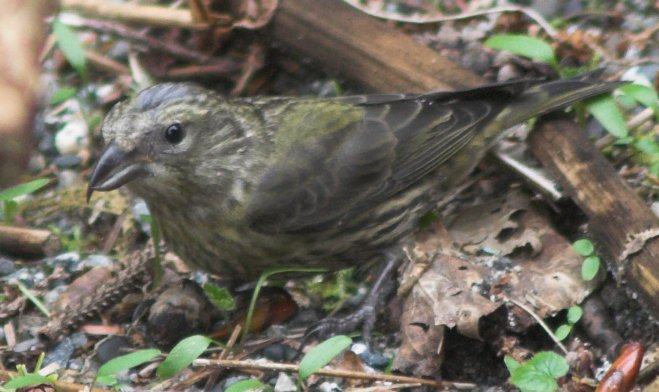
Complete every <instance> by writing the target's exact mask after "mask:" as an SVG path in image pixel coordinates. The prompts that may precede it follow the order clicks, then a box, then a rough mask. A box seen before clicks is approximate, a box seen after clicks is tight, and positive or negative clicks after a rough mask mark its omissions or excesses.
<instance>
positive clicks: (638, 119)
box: [595, 108, 654, 150]
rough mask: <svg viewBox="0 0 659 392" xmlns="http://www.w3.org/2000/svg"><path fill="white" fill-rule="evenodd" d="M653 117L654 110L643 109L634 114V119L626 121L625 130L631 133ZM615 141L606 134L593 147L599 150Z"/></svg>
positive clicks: (611, 136) (614, 138)
mask: <svg viewBox="0 0 659 392" xmlns="http://www.w3.org/2000/svg"><path fill="white" fill-rule="evenodd" d="M653 116H654V110H652V108H645V109H643V110H642V111H641V112H639V113H638V114H636V115H635V116H634V117H632V118H631V119H629V121H627V129H629V130H630V131H633V130H635V129H637V128H639V127H640V126H641V125H643V124H645V123H646V122H647V121H650V120H651V119H652V117H653ZM617 140H618V138H617V137H615V136H613V135H611V134H606V135H605V136H603V137H602V138H600V139H599V140H598V141H596V142H595V147H597V148H598V149H600V150H601V149H603V148H606V147H608V146H610V145H611V144H613V143H615V142H616V141H617Z"/></svg>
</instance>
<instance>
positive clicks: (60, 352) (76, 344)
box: [43, 333, 87, 368]
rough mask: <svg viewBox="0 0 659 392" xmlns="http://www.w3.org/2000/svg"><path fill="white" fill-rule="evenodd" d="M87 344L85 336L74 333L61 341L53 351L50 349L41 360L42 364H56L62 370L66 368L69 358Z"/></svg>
mask: <svg viewBox="0 0 659 392" xmlns="http://www.w3.org/2000/svg"><path fill="white" fill-rule="evenodd" d="M86 343H87V336H85V334H83V333H74V334H72V335H71V336H68V337H66V338H64V339H62V340H61V341H60V342H59V343H58V344H57V345H56V346H55V348H54V349H52V350H51V351H50V352H48V354H46V357H45V358H44V360H43V364H44V366H45V365H48V364H50V363H53V362H55V363H57V364H58V365H60V367H62V368H66V367H67V365H68V362H69V360H70V359H71V356H72V355H73V354H74V353H75V351H76V350H77V349H78V348H80V347H82V346H83V345H85V344H86Z"/></svg>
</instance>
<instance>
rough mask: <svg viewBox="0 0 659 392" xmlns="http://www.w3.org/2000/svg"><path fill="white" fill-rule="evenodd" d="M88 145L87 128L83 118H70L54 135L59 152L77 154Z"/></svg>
mask: <svg viewBox="0 0 659 392" xmlns="http://www.w3.org/2000/svg"><path fill="white" fill-rule="evenodd" d="M88 145H89V130H88V128H87V123H85V121H84V120H83V119H72V120H71V121H69V122H68V123H67V124H66V125H65V126H64V128H62V129H60V130H59V131H58V132H57V135H55V147H57V151H59V153H60V154H71V155H74V154H77V153H79V152H80V151H81V150H82V149H84V148H86V147H87V146H88Z"/></svg>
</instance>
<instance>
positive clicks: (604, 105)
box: [586, 94, 629, 138]
mask: <svg viewBox="0 0 659 392" xmlns="http://www.w3.org/2000/svg"><path fill="white" fill-rule="evenodd" d="M586 109H588V111H589V112H590V113H591V114H592V115H593V116H594V117H595V118H596V119H597V121H599V122H600V124H602V126H603V127H604V129H606V131H607V132H609V133H610V134H611V135H613V136H615V137H620V138H621V137H626V136H627V134H628V133H629V131H628V130H627V124H625V119H624V118H623V117H622V113H621V112H620V109H618V106H617V105H616V103H615V101H614V100H613V97H612V96H611V95H610V94H609V95H601V96H599V97H595V98H591V99H589V100H587V101H586Z"/></svg>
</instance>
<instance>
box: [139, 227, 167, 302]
mask: <svg viewBox="0 0 659 392" xmlns="http://www.w3.org/2000/svg"><path fill="white" fill-rule="evenodd" d="M140 222H142V223H143V224H148V225H149V227H150V228H151V239H152V240H153V252H154V255H155V262H154V263H153V271H152V274H153V275H152V277H151V282H152V283H151V287H152V288H153V289H155V288H157V287H159V286H160V282H161V281H162V277H163V275H164V272H163V268H162V264H161V259H160V230H159V229H158V224H157V223H156V221H155V220H154V219H153V217H152V216H151V215H149V214H142V215H140Z"/></svg>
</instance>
